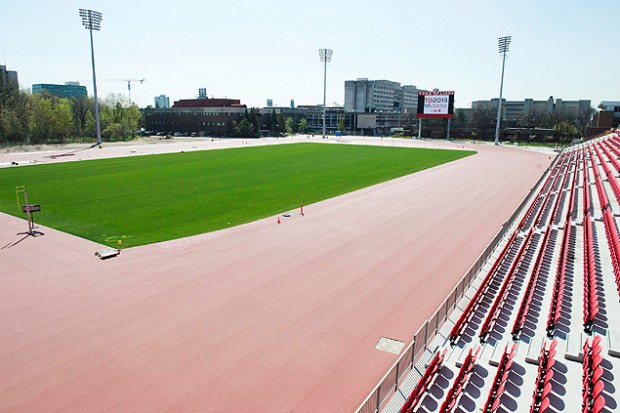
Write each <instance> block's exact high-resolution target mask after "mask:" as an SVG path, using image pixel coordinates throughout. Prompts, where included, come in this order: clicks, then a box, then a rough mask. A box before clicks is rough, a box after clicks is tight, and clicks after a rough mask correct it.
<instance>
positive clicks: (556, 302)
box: [547, 219, 573, 337]
mask: <svg viewBox="0 0 620 413" xmlns="http://www.w3.org/2000/svg"><path fill="white" fill-rule="evenodd" d="M572 231H573V225H572V224H571V222H570V220H569V219H567V220H566V221H565V222H564V233H563V235H562V244H561V245H560V258H559V260H558V267H557V271H556V274H555V280H554V282H553V289H552V292H551V304H550V305H549V316H548V317H547V335H548V336H549V337H553V336H554V335H555V329H556V327H557V323H558V321H559V320H560V315H561V311H562V302H563V301H564V284H565V282H566V267H567V265H568V255H569V244H570V237H571V233H572Z"/></svg>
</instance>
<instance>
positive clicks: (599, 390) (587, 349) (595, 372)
mask: <svg viewBox="0 0 620 413" xmlns="http://www.w3.org/2000/svg"><path fill="white" fill-rule="evenodd" d="M601 351H602V347H601V336H599V335H595V336H594V338H593V339H592V345H590V340H586V342H585V343H584V345H583V376H582V382H583V389H582V392H581V395H582V402H581V412H582V413H600V412H602V411H603V408H604V407H605V398H604V397H603V390H604V389H605V382H604V381H603V373H604V372H603V366H602V363H603V356H602V354H601Z"/></svg>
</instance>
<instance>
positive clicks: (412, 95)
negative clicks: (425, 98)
mask: <svg viewBox="0 0 620 413" xmlns="http://www.w3.org/2000/svg"><path fill="white" fill-rule="evenodd" d="M417 106H418V89H417V87H416V86H413V85H405V86H401V85H400V83H398V82H393V81H391V80H368V79H367V78H359V79H357V80H347V81H345V82H344V109H345V110H346V111H347V112H366V113H373V112H406V111H408V110H412V111H415V110H416V109H417Z"/></svg>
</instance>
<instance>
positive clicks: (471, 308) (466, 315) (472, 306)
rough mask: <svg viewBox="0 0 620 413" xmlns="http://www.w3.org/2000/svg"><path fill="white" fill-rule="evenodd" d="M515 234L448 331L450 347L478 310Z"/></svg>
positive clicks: (510, 247) (514, 238)
mask: <svg viewBox="0 0 620 413" xmlns="http://www.w3.org/2000/svg"><path fill="white" fill-rule="evenodd" d="M517 232H518V231H515V232H513V233H512V236H511V237H510V239H509V240H508V242H507V243H506V245H505V246H504V248H503V249H502V251H501V252H500V254H499V256H498V257H497V259H496V260H495V262H494V263H493V266H492V267H491V269H490V270H489V272H488V273H487V275H486V276H485V277H484V279H483V280H482V282H481V283H480V286H479V287H478V288H477V289H476V292H475V293H474V296H473V297H472V299H471V300H470V301H469V304H467V307H465V310H464V311H463V314H461V316H460V317H459V319H458V320H457V321H456V323H455V324H454V327H452V330H451V331H450V337H449V339H450V344H451V345H455V344H456V341H457V340H458V339H459V338H460V337H461V334H462V333H463V330H464V329H465V326H466V325H467V323H469V320H470V319H471V317H473V315H474V312H475V311H476V308H478V306H479V305H480V303H481V301H482V298H483V297H484V296H485V294H486V292H487V290H488V289H489V287H490V285H491V281H492V280H493V277H494V276H495V273H496V272H497V270H498V269H499V267H500V265H501V264H502V263H503V262H504V259H505V258H506V255H507V254H508V251H510V250H511V249H512V247H513V244H514V242H515V240H516V239H517Z"/></svg>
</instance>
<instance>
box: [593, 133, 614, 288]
mask: <svg viewBox="0 0 620 413" xmlns="http://www.w3.org/2000/svg"><path fill="white" fill-rule="evenodd" d="M614 141H615V142H617V143H618V144H620V140H618V139H617V138H615V139H614ZM604 143H605V146H602V145H601V146H600V147H601V148H602V149H603V152H605V155H607V158H608V159H609V160H610V161H611V162H612V164H613V165H614V167H616V168H617V169H618V171H620V163H619V162H618V161H617V160H616V159H615V157H614V156H613V155H612V154H611V153H610V152H609V149H612V150H613V151H614V153H618V154H620V151H619V150H617V149H616V148H615V147H613V146H612V145H611V144H610V143H609V140H606V141H604ZM595 150H597V146H595ZM597 155H598V157H599V159H600V161H601V165H602V166H603V170H604V171H605V173H606V174H607V179H608V181H609V184H610V186H611V188H612V190H613V192H614V195H615V197H616V200H618V202H620V185H619V184H618V182H617V180H616V177H615V176H614V174H613V173H612V171H611V170H610V169H609V167H608V166H607V162H606V161H605V160H604V159H603V157H602V156H601V154H600V152H598V151H597ZM601 186H602V185H601ZM603 222H604V225H605V235H606V238H607V245H608V247H609V254H610V256H611V263H612V266H613V272H614V277H615V279H616V288H617V290H618V295H619V296H620V236H619V235H618V228H617V226H616V221H615V219H614V218H613V215H612V212H611V208H606V209H604V210H603Z"/></svg>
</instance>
